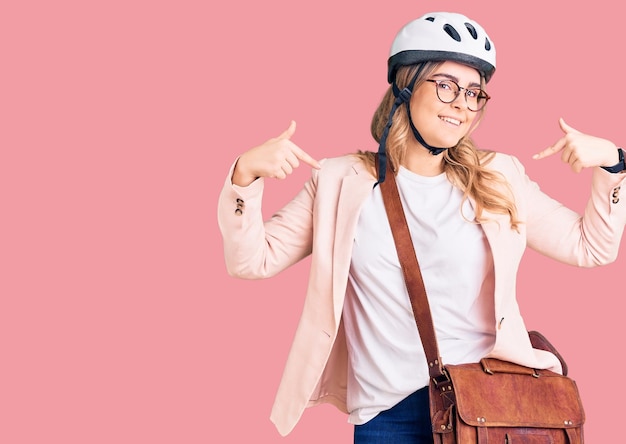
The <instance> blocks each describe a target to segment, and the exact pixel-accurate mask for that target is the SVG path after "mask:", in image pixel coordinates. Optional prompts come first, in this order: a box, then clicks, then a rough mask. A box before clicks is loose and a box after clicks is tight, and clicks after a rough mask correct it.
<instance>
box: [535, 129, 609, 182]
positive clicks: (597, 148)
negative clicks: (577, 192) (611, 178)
mask: <svg viewBox="0 0 626 444" xmlns="http://www.w3.org/2000/svg"><path fill="white" fill-rule="evenodd" d="M559 126H560V127H561V130H562V131H563V133H565V134H564V135H563V137H561V138H560V139H559V140H557V141H556V143H555V144H554V145H552V146H550V147H548V148H546V149H545V150H543V151H541V152H540V153H537V154H535V155H534V156H533V159H543V158H545V157H548V156H551V155H553V154H556V153H558V152H559V151H560V152H561V160H562V161H563V162H565V163H567V164H569V166H570V168H571V169H572V170H573V171H574V172H576V173H580V172H581V171H582V170H583V168H591V167H596V166H605V167H609V166H613V165H615V164H616V163H617V162H619V154H618V152H617V146H615V144H614V143H613V142H611V141H609V140H606V139H601V138H599V137H594V136H590V135H588V134H583V133H581V132H580V131H578V130H576V129H574V128H572V127H571V126H569V125H568V124H566V123H565V121H564V120H563V119H559Z"/></svg>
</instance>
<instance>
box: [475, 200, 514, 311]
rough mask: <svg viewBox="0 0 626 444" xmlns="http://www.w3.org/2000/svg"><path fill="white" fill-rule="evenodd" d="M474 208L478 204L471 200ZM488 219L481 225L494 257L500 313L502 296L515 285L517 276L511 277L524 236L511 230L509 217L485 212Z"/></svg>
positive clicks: (484, 214)
mask: <svg viewBox="0 0 626 444" xmlns="http://www.w3.org/2000/svg"><path fill="white" fill-rule="evenodd" d="M470 203H471V204H472V207H473V208H474V209H475V208H476V202H475V201H474V200H473V199H472V198H470ZM483 217H484V218H485V219H486V221H485V222H483V223H482V224H481V227H482V229H483V232H484V233H485V237H486V238H487V242H488V243H489V247H490V249H491V254H492V257H493V264H494V265H493V266H494V279H495V291H494V293H495V295H494V297H495V301H494V303H495V310H496V314H497V313H499V312H500V303H501V302H502V301H501V299H502V298H501V296H502V295H503V294H507V293H508V287H510V286H511V284H514V283H515V276H511V272H512V271H513V273H514V272H515V271H516V270H517V267H518V264H519V261H520V259H521V257H522V254H523V252H524V248H525V242H524V241H523V238H522V235H521V234H520V233H518V232H517V231H515V230H513V229H511V221H510V219H509V216H508V215H505V214H495V213H490V212H489V211H484V210H483Z"/></svg>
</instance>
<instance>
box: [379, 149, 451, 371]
mask: <svg viewBox="0 0 626 444" xmlns="http://www.w3.org/2000/svg"><path fill="white" fill-rule="evenodd" d="M376 160H377V163H378V157H377V158H376ZM386 169H387V173H386V180H385V181H384V182H382V183H380V191H381V193H382V196H383V202H384V204H385V211H386V212H387V218H388V219H389V225H390V226H391V232H392V234H393V239H394V242H395V244H396V250H397V251H398V259H399V260H400V267H401V268H402V273H403V274H404V281H405V284H406V289H407V291H408V293H409V299H410V300H411V307H412V309H413V316H415V323H416V325H417V330H418V332H419V335H420V339H421V341H422V346H423V347H424V353H425V354H426V360H427V362H428V372H429V375H430V377H431V378H433V379H435V380H440V379H441V378H442V377H444V378H446V379H447V376H446V375H445V373H444V368H443V362H442V361H441V357H440V356H439V347H438V346H437V338H436V336H435V328H434V326H433V319H432V316H431V314H430V305H429V304H428V297H427V296H426V288H425V287H424V280H423V279H422V272H421V271H420V267H419V263H418V262H417V256H416V255H415V249H414V248H413V241H412V240H411V233H410V232H409V227H408V224H407V222H406V217H405V215H404V210H403V208H402V202H401V201H400V194H399V193H398V186H397V184H396V178H395V174H394V173H393V171H392V170H391V166H390V165H389V162H387V168H386Z"/></svg>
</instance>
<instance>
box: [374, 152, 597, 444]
mask: <svg viewBox="0 0 626 444" xmlns="http://www.w3.org/2000/svg"><path fill="white" fill-rule="evenodd" d="M386 178H387V180H385V181H384V182H383V183H381V184H380V187H381V192H382V195H383V200H384V203H385V208H386V212H387V217H388V218H389V223H390V225H391V231H392V233H393V237H394V241H395V244H396V249H397V251H398V257H399V259H400V265H401V267H402V271H403V274H404V279H405V282H406V287H407V290H408V293H409V297H410V300H411V306H412V308H413V314H414V316H415V322H416V324H417V328H418V331H419V335H420V338H421V341H422V346H423V347H424V352H425V354H426V359H427V362H428V365H429V373H430V384H429V392H430V414H431V418H432V430H433V439H434V442H435V444H472V443H480V444H486V443H489V444H494V443H504V444H582V443H583V424H584V422H585V414H584V411H583V406H582V402H581V400H580V396H579V393H578V388H577V387H576V383H575V381H574V380H572V379H570V378H569V377H567V365H566V364H565V361H564V360H563V359H562V357H561V356H560V354H559V353H558V352H557V351H556V349H555V348H554V347H553V346H552V345H551V344H550V343H549V342H548V340H547V339H546V338H545V337H543V336H542V335H541V334H540V333H538V332H529V337H530V341H531V344H532V346H533V347H534V348H537V349H542V350H547V351H550V352H552V353H554V354H555V355H556V356H557V357H558V358H559V360H560V361H561V364H562V367H563V375H561V374H558V373H555V372H551V371H549V370H541V369H532V368H528V367H524V366H521V365H517V364H514V363H511V362H506V361H501V360H498V359H491V358H488V359H482V360H481V362H479V363H471V364H461V365H444V364H443V361H442V360H441V357H440V356H439V349H438V346H437V340H436V337H435V329H434V326H433V321H432V317H431V313H430V307H429V304H428V298H427V296H426V290H425V288H424V282H423V280H422V275H421V271H420V268H419V264H418V262H417V257H416V255H415V250H414V248H413V242H412V240H411V235H410V232H409V229H408V226H407V223H406V218H405V216H404V210H403V209H402V203H401V201H400V196H399V194H398V188H397V185H396V181H395V176H394V174H393V172H392V171H391V168H390V167H389V163H387V173H386Z"/></svg>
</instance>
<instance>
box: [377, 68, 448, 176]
mask: <svg viewBox="0 0 626 444" xmlns="http://www.w3.org/2000/svg"><path fill="white" fill-rule="evenodd" d="M423 69H424V64H423V63H421V64H420V65H419V67H418V69H417V72H416V73H415V75H414V76H413V78H412V79H411V81H410V82H409V84H408V85H407V87H406V88H404V89H403V90H402V91H400V88H398V85H396V81H395V80H394V81H393V83H392V84H391V88H392V91H393V95H394V96H395V98H396V100H395V101H394V102H393V106H392V107H391V111H390V112H389V119H388V120H387V124H386V125H385V128H384V129H383V134H382V136H381V137H380V143H379V145H378V182H376V183H375V184H374V187H376V185H378V184H380V183H383V182H384V181H385V173H386V171H387V136H388V135H389V129H390V128H391V124H392V123H393V116H394V114H395V113H396V110H397V109H398V107H400V105H402V104H403V103H405V104H406V111H407V114H408V117H409V124H410V125H411V130H412V131H413V135H414V136H415V138H416V139H417V141H418V142H419V143H420V144H421V145H423V146H424V147H426V148H427V149H428V151H430V153H431V154H432V155H434V156H436V155H437V154H441V153H442V152H444V151H445V150H447V149H448V148H439V147H434V146H431V145H429V144H427V143H426V141H425V140H424V138H423V137H422V135H421V134H420V133H419V131H418V130H417V128H415V125H413V119H412V117H411V110H410V101H411V95H412V94H413V87H414V86H415V82H416V81H417V77H418V76H419V75H420V73H421V72H422V70H423Z"/></svg>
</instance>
